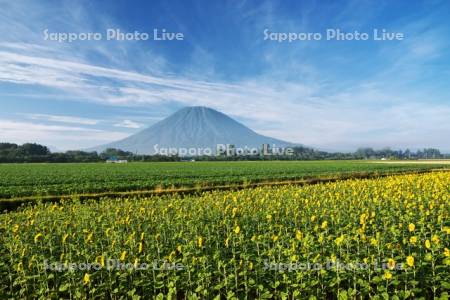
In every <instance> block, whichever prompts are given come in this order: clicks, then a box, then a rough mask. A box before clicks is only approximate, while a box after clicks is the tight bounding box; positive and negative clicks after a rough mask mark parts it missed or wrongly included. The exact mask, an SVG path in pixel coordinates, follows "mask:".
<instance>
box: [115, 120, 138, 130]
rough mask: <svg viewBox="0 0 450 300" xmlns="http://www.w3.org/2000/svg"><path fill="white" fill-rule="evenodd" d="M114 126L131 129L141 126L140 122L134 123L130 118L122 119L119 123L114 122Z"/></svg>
mask: <svg viewBox="0 0 450 300" xmlns="http://www.w3.org/2000/svg"><path fill="white" fill-rule="evenodd" d="M114 126H115V127H124V128H133V129H137V128H141V127H142V124H140V123H136V122H133V121H131V120H123V121H122V122H120V123H117V124H114Z"/></svg>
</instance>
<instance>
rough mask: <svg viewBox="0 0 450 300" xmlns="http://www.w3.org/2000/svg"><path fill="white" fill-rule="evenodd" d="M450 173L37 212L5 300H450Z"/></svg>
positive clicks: (3, 265) (10, 265)
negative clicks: (36, 299) (437, 299)
mask: <svg viewBox="0 0 450 300" xmlns="http://www.w3.org/2000/svg"><path fill="white" fill-rule="evenodd" d="M449 194H450V173H449V172H434V173H428V174H421V175H417V174H416V175H401V176H391V177H385V178H380V179H365V180H347V181H339V182H334V183H326V184H317V185H309V186H303V187H299V186H294V185H288V186H279V187H258V188H254V189H242V190H238V191H222V192H221V191H215V192H205V193H202V194H200V195H190V196H186V195H184V196H181V195H166V196H161V197H156V196H155V197H136V198H129V199H114V198H104V199H101V200H95V201H94V200H91V201H90V200H88V201H85V202H83V203H81V202H80V201H77V200H76V199H73V200H70V201H69V200H66V201H62V202H61V203H58V204H49V203H46V204H38V205H34V206H27V207H23V208H21V209H19V210H18V211H15V212H10V213H5V214H1V215H0V298H2V299H3V298H15V299H21V298H30V299H35V298H42V299H48V298H55V299H56V298H64V299H79V298H81V299H84V298H97V299H104V298H106V299H148V298H157V299H269V298H272V299H305V298H306V299H324V298H331V299H333V298H339V299H366V298H373V299H416V298H424V299H432V298H441V299H447V298H448V294H449V293H450V250H449V248H450V201H449V200H450V196H449Z"/></svg>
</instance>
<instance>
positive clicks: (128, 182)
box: [0, 161, 448, 199]
mask: <svg viewBox="0 0 450 300" xmlns="http://www.w3.org/2000/svg"><path fill="white" fill-rule="evenodd" d="M444 167H445V165H444V164H442V165H440V164H421V165H417V164H412V163H411V164H404V163H403V164H375V163H372V162H363V161H310V162H305V161H302V162H299V161H295V162H286V161H284V162H283V161H274V162H267V161H266V162H194V163H191V162H181V163H180V162H178V163H129V164H123V165H115V164H105V163H89V164H81V163H80V164H0V199H8V198H16V197H24V196H43V195H52V196H59V195H73V194H85V193H99V192H125V191H139V190H155V189H167V188H180V187H204V186H218V185H230V184H243V183H254V182H261V181H270V180H299V179H305V178H322V177H327V176H328V177H329V176H331V177H336V176H339V175H348V174H354V173H359V174H368V173H389V172H401V171H411V170H427V169H435V168H444ZM447 167H448V166H447Z"/></svg>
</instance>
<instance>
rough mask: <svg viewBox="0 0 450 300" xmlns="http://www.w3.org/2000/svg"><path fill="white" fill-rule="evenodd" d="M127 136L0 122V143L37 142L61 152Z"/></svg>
mask: <svg viewBox="0 0 450 300" xmlns="http://www.w3.org/2000/svg"><path fill="white" fill-rule="evenodd" d="M126 136H128V134H127V133H124V132H116V131H105V130H99V129H92V128H85V127H76V126H61V125H47V124H40V123H32V122H18V121H11V120H0V141H5V142H6V141H7V142H12V143H19V144H22V143H28V142H36V143H42V144H45V145H52V146H55V147H57V148H58V149H61V150H69V149H82V148H89V147H94V146H98V145H100V144H103V143H107V142H110V141H114V140H119V139H122V138H125V137H126Z"/></svg>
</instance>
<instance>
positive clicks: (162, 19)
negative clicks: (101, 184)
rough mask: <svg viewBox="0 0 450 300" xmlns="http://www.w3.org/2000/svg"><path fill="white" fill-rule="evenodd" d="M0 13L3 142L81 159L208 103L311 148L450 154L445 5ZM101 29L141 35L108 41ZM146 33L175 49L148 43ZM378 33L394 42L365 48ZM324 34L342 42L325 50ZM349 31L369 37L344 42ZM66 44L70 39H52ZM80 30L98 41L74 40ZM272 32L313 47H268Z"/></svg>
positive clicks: (47, 7) (434, 1) (114, 5)
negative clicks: (338, 35)
mask: <svg viewBox="0 0 450 300" xmlns="http://www.w3.org/2000/svg"><path fill="white" fill-rule="evenodd" d="M0 7H2V9H1V10H0V142H15V143H25V142H37V143H41V144H45V145H48V146H50V148H51V149H53V150H68V149H84V148H89V147H92V146H97V145H100V144H105V143H107V142H111V141H115V140H118V139H121V138H124V137H127V136H129V135H131V134H133V133H136V132H138V131H140V130H142V129H144V128H146V127H149V126H151V125H152V124H154V123H156V122H158V121H159V120H161V119H163V118H165V117H167V116H168V115H170V114H171V113H173V112H175V111H176V110H178V109H180V108H182V107H185V106H207V107H211V108H214V109H217V110H219V111H221V112H223V113H225V114H228V115H229V116H231V117H232V118H235V119H236V120H238V121H240V122H241V123H243V124H244V125H246V126H248V127H250V128H252V129H253V130H255V131H256V132H258V133H260V134H264V135H268V136H271V137H275V138H279V139H283V140H287V141H289V142H294V143H301V144H303V145H307V146H311V147H315V148H318V149H322V150H330V151H353V150H356V149H357V148H359V147H373V148H376V149H381V148H385V147H390V148H392V149H406V148H410V149H418V148H423V147H434V148H438V149H440V150H441V151H443V152H447V153H450V117H449V116H450V18H449V16H450V2H449V1H447V0H442V1H438V0H431V1H364V0H357V1H356V0H355V1H335V0H333V1H331V0H330V1H325V0H324V1H312V0H311V1H296V0H292V1H256V0H255V1H200V0H191V1H186V0H184V1H182V0H180V1H175V0H172V1H130V0H127V1H125V0H119V1H106V0H98V1H83V0H81V1H56V0H55V1H46V0H43V1H20V0H18V1H10V0H0ZM108 29H111V30H119V31H120V32H122V33H134V32H135V31H137V32H139V33H147V34H148V37H149V38H148V39H147V40H136V39H134V40H125V41H124V40H117V38H114V37H113V38H111V39H109V40H108V39H107V35H106V33H107V30H108ZM155 29H156V30H157V31H158V32H159V33H161V32H162V31H163V30H165V31H166V32H169V33H181V34H182V35H183V39H182V40H154V30H155ZM383 29H384V30H386V31H387V32H389V33H400V34H402V35H403V39H396V40H381V41H380V40H374V38H373V36H374V34H373V32H374V30H378V32H380V31H382V30H383ZM327 30H334V31H336V30H340V31H341V32H343V33H346V34H347V36H346V38H344V39H343V40H336V39H332V38H330V39H327V38H326V32H327ZM265 32H266V33H272V35H270V38H267V35H266V34H265ZM356 32H357V33H367V34H368V36H369V38H368V39H366V40H355V38H354V39H353V40H351V36H352V35H353V36H355V35H356ZM68 33H71V34H73V35H74V36H76V37H77V38H75V39H74V40H73V41H71V42H69V41H67V40H66V41H61V40H60V41H58V40H57V39H56V38H55V37H58V36H61V34H68ZM87 33H100V34H101V38H98V39H90V40H80V39H81V38H80V37H81V36H82V35H81V34H87ZM282 33H284V34H288V33H291V34H299V33H302V34H308V33H311V34H314V33H319V34H321V39H319V40H314V39H313V40H299V39H297V40H293V41H290V42H289V41H287V40H284V41H280V40H277V39H276V38H278V37H280V36H281V35H280V34H282ZM274 37H275V38H274Z"/></svg>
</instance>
